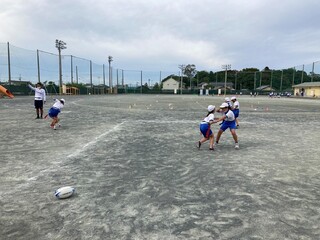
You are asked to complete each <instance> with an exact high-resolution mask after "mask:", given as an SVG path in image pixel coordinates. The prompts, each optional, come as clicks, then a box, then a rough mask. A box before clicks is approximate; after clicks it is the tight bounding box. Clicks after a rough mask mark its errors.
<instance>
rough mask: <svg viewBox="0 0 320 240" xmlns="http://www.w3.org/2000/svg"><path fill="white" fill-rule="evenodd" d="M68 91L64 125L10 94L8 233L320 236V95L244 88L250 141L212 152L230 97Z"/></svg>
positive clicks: (2, 105) (4, 193)
mask: <svg viewBox="0 0 320 240" xmlns="http://www.w3.org/2000/svg"><path fill="white" fill-rule="evenodd" d="M53 97H54V96H49V97H48V101H47V103H46V105H45V111H47V110H48V108H49V107H50V106H51V105H52V103H53V102H52V99H53ZM64 98H65V99H66V105H65V108H64V109H63V111H62V113H61V114H60V117H61V125H62V126H61V128H59V129H58V130H56V131H54V130H52V129H50V127H49V124H50V121H49V120H44V119H34V118H35V110H34V108H33V98H32V97H16V98H14V99H6V98H3V99H0V124H1V125H0V126H1V128H0V129H1V130H0V132H1V133H0V136H1V138H0V153H1V157H0V164H1V169H0V182H1V187H0V209H1V214H0V239H5V240H8V239H10V240H11V239H14V240H18V239H41V240H45V239H50V240H51V239H63V240H69V239H78V240H79V239H90V240H94V239H139V240H140V239H145V240H151V239H163V240H168V239H172V240H173V239H203V240H207V239H281V240H284V239H290V240H291V239H320V217H319V216H320V202H319V199H320V190H319V189H320V170H319V169H320V147H319V146H320V136H319V133H320V107H319V104H320V101H319V100H313V99H295V98H275V99H271V98H268V97H262V96H259V97H249V96H238V100H239V102H240V117H239V122H240V128H239V129H237V134H238V137H239V144H240V150H235V149H234V143H233V140H232V137H231V134H230V132H229V131H226V132H225V133H224V134H223V135H222V138H221V141H220V143H219V145H218V147H217V148H216V150H215V151H209V146H208V144H207V143H205V144H203V146H202V149H201V150H198V149H197V148H196V145H195V143H196V142H197V141H198V140H199V139H200V134H199V123H200V122H201V120H202V119H203V118H204V117H205V115H206V113H207V112H206V108H207V106H208V105H209V104H213V105H215V106H219V105H220V104H221V103H222V102H223V99H224V97H223V96H220V97H219V96H195V95H194V96H187V95H115V96H110V95H109V96H103V95H100V96H97V95H95V96H94V95H91V96H64ZM215 116H216V117H218V116H220V114H219V113H216V114H215ZM213 128H214V133H215V134H216V133H217V131H218V129H219V125H218V124H215V125H214V127H213ZM63 186H74V187H75V188H76V193H75V194H74V195H73V196H72V197H71V198H68V199H64V200H59V199H57V198H55V196H54V191H55V190H56V189H58V188H60V187H63Z"/></svg>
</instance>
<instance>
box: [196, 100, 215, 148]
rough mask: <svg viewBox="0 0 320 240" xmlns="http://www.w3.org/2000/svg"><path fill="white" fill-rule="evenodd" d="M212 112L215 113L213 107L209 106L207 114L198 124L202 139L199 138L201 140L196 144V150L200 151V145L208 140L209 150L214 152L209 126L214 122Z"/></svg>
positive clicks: (212, 136) (212, 137)
mask: <svg viewBox="0 0 320 240" xmlns="http://www.w3.org/2000/svg"><path fill="white" fill-rule="evenodd" d="M214 112H215V106H213V105H209V106H208V114H207V116H206V117H205V118H204V119H203V121H202V122H201V123H200V132H201V133H202V135H203V138H201V140H200V141H199V142H198V143H197V148H198V149H199V150H200V147H201V144H202V143H204V142H205V141H207V140H209V139H210V144H209V145H210V146H209V149H210V150H214V135H213V132H212V131H211V129H210V126H211V124H213V121H214Z"/></svg>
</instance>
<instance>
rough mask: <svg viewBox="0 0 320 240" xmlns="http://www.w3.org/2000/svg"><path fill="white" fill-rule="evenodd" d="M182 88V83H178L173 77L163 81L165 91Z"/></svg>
mask: <svg viewBox="0 0 320 240" xmlns="http://www.w3.org/2000/svg"><path fill="white" fill-rule="evenodd" d="M180 87H181V86H180V81H177V80H175V79H174V78H172V77H171V78H168V79H167V80H164V81H162V89H163V90H177V89H180ZM182 88H184V84H182Z"/></svg>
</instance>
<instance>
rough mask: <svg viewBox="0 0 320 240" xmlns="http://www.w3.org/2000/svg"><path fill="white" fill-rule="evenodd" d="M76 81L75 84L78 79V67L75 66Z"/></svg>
mask: <svg viewBox="0 0 320 240" xmlns="http://www.w3.org/2000/svg"><path fill="white" fill-rule="evenodd" d="M76 79H77V83H79V78H78V66H76Z"/></svg>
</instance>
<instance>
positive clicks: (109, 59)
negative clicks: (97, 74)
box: [108, 56, 113, 93]
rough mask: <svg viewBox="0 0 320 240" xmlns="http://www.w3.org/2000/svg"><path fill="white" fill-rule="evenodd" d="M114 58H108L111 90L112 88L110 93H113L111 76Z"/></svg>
mask: <svg viewBox="0 0 320 240" xmlns="http://www.w3.org/2000/svg"><path fill="white" fill-rule="evenodd" d="M112 61H113V60H112V56H108V63H109V88H110V93H112V82H111V81H112V80H111V78H112V76H111V62H112Z"/></svg>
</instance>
